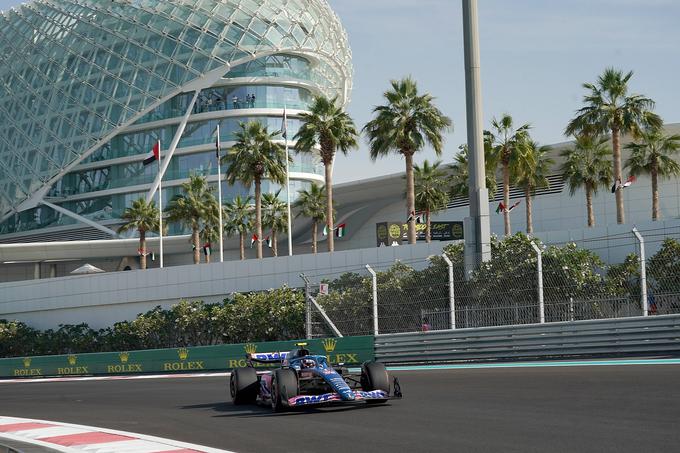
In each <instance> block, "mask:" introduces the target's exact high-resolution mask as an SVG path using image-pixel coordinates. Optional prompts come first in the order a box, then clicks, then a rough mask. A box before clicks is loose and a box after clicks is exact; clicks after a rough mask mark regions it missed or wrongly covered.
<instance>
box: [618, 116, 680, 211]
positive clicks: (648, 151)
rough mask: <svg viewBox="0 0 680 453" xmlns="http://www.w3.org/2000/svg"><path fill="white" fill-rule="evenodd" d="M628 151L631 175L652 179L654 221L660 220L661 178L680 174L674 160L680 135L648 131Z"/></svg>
mask: <svg viewBox="0 0 680 453" xmlns="http://www.w3.org/2000/svg"><path fill="white" fill-rule="evenodd" d="M626 149H628V150H630V151H631V155H630V158H629V159H628V161H627V162H626V167H627V168H629V169H630V173H631V175H633V176H639V175H641V174H649V175H651V177H652V220H654V221H656V220H659V218H660V217H661V215H660V211H659V177H661V178H667V177H670V176H677V175H679V174H680V164H679V163H678V162H677V161H676V160H675V159H674V158H673V155H674V154H677V153H678V151H680V134H675V135H664V134H663V131H661V130H660V129H652V130H646V131H643V132H642V133H641V135H640V141H639V142H638V143H629V144H628V145H626Z"/></svg>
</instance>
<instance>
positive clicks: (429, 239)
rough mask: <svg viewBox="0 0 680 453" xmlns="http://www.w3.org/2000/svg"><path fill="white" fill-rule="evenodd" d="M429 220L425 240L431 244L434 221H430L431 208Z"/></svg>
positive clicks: (428, 213) (426, 224) (428, 212)
mask: <svg viewBox="0 0 680 453" xmlns="http://www.w3.org/2000/svg"><path fill="white" fill-rule="evenodd" d="M426 215H427V221H426V223H425V241H426V242H427V243H428V244H429V243H431V242H432V222H431V221H430V210H429V209H428V210H427V213H426Z"/></svg>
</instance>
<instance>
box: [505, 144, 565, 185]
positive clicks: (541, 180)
mask: <svg viewBox="0 0 680 453" xmlns="http://www.w3.org/2000/svg"><path fill="white" fill-rule="evenodd" d="M549 152H550V147H549V146H540V145H539V144H538V143H537V142H535V141H533V140H531V139H529V137H528V136H527V139H526V140H523V141H522V142H521V143H520V144H519V147H518V153H517V158H516V159H515V161H514V162H513V164H512V166H511V168H510V174H511V177H512V180H513V184H514V185H515V186H517V187H521V188H523V189H525V190H528V191H529V193H533V191H534V190H536V189H541V188H546V187H550V182H549V181H548V175H549V174H550V168H551V167H552V165H553V164H554V163H555V161H554V160H553V159H551V158H549V157H548V153H549Z"/></svg>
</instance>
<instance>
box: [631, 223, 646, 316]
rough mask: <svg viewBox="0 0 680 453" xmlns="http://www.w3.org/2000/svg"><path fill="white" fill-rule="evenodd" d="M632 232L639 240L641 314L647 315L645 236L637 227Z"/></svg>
mask: <svg viewBox="0 0 680 453" xmlns="http://www.w3.org/2000/svg"><path fill="white" fill-rule="evenodd" d="M633 234H634V235H635V237H636V238H637V240H638V242H640V299H641V301H640V302H641V304H640V305H641V307H642V316H649V301H648V300H647V258H646V256H645V238H643V237H642V235H641V234H640V232H639V231H638V229H637V227H633Z"/></svg>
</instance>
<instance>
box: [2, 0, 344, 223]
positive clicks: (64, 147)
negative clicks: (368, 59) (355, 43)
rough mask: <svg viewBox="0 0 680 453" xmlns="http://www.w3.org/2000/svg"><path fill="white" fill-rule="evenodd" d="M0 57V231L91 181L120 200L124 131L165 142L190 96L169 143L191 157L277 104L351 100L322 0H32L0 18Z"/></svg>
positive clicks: (126, 146) (337, 37)
mask: <svg viewBox="0 0 680 453" xmlns="http://www.w3.org/2000/svg"><path fill="white" fill-rule="evenodd" d="M0 47H1V48H0V220H3V221H4V222H5V224H6V223H7V222H8V221H9V222H10V223H11V222H14V223H12V224H11V225H10V227H7V225H5V228H4V229H3V227H2V226H0V234H3V233H15V232H18V231H25V230H31V229H32V228H30V227H26V224H27V223H30V222H27V221H26V220H25V219H24V221H23V224H24V227H25V228H23V229H22V228H19V227H18V224H17V222H19V223H21V222H20V221H18V220H17V218H18V217H19V216H20V215H21V213H26V212H28V211H31V210H32V211H36V210H38V211H39V210H40V209H41V208H40V202H41V201H42V200H43V199H44V198H45V197H47V198H48V199H50V200H51V201H53V202H54V203H57V204H63V205H68V203H71V205H70V206H68V209H72V210H74V212H77V211H78V209H76V207H75V204H77V203H78V202H79V203H81V205H82V203H83V202H84V200H90V201H91V200H94V199H96V198H97V194H96V192H98V191H99V190H89V189H94V188H98V186H97V183H96V181H94V182H91V184H90V183H88V184H89V186H88V187H89V189H88V190H86V191H84V192H79V190H78V189H76V190H75V191H74V189H73V187H71V188H69V189H68V190H65V189H64V187H65V186H73V184H76V185H77V184H79V183H81V182H82V180H83V178H85V177H84V176H82V175H85V174H86V172H88V171H89V172H90V173H89V174H88V176H87V177H88V178H90V179H92V178H94V179H97V178H99V179H100V180H103V179H102V178H104V179H105V178H107V177H108V178H109V181H108V182H107V183H106V184H104V185H102V186H101V187H99V189H106V190H109V191H111V190H113V189H117V190H118V192H116V193H118V194H124V193H127V192H126V187H125V186H126V184H128V183H127V182H125V181H126V180H128V181H131V179H130V177H129V172H130V170H129V169H128V168H115V165H116V164H118V165H124V164H130V165H132V164H134V165H137V167H138V166H139V165H138V164H139V162H140V159H141V158H142V157H143V156H142V155H143V154H144V153H147V152H148V150H149V148H148V147H146V145H147V143H146V141H145V140H146V139H144V140H142V139H135V138H134V137H133V136H134V134H137V136H144V137H147V136H148V137H151V138H150V139H149V140H154V139H155V138H154V137H157V136H160V135H162V134H166V135H171V134H172V133H173V129H172V128H173V125H174V124H175V123H176V122H177V121H175V120H173V118H174V119H177V118H178V117H181V116H182V114H183V112H182V108H183V107H184V104H185V103H186V102H185V98H187V97H188V96H189V95H188V94H187V93H193V92H194V91H199V90H200V91H201V98H200V99H203V101H202V103H199V104H200V105H199V106H198V107H197V108H196V109H195V111H194V112H193V113H194V115H192V120H191V123H190V125H189V126H188V128H187V130H188V131H189V133H191V132H192V131H194V134H195V135H194V136H193V139H192V136H191V135H190V134H188V135H187V133H185V136H184V137H183V139H182V140H183V142H180V144H179V147H180V148H186V149H188V150H189V151H188V152H189V153H190V152H194V153H195V152H197V151H198V150H200V149H199V148H200V147H201V146H204V147H205V145H207V143H208V142H209V139H208V138H207V132H206V131H207V130H208V129H209V127H213V126H214V125H215V124H216V123H215V122H216V121H225V123H224V126H223V127H226V129H227V132H226V134H227V136H225V137H224V140H226V141H228V140H229V135H228V134H229V131H230V128H232V129H233V127H234V125H235V124H237V123H238V122H239V121H241V120H247V119H257V120H262V121H265V122H266V123H267V124H271V125H272V126H273V125H274V124H275V123H276V122H277V121H278V123H279V124H280V121H281V120H280V116H281V112H278V113H277V109H278V111H281V110H282V107H283V105H281V104H286V103H287V102H290V103H292V104H293V105H292V107H293V108H296V109H298V110H299V111H304V110H305V108H306V106H307V105H308V101H309V100H310V99H311V96H312V95H314V94H324V95H327V96H339V98H340V99H341V101H342V102H343V103H346V102H347V101H348V98H349V93H350V92H351V83H352V82H351V80H352V67H351V52H350V50H349V45H348V40H347V36H346V33H345V32H344V30H343V28H342V25H341V24H340V22H339V20H338V18H337V16H336V15H335V14H334V13H333V11H332V10H331V9H330V7H329V6H328V4H327V3H326V1H325V0H221V1H219V0H193V1H184V0H171V1H151V0H130V1H124V0H120V1H101V0H96V1H92V0H40V1H34V2H30V3H28V4H25V5H23V6H21V7H19V8H17V9H12V10H10V11H8V12H5V13H3V14H2V15H1V16H0ZM238 90H241V91H238ZM244 93H247V95H246V96H247V100H245V101H244V97H243V96H244V95H245V94H244ZM256 93H257V103H256V101H255V99H256V96H255V95H256ZM251 96H252V97H251ZM282 97H283V98H282ZM263 98H264V99H263ZM288 99H290V100H288ZM217 100H219V101H217ZM237 100H238V102H237ZM251 101H252V102H251ZM206 106H207V107H206ZM246 109H248V110H246ZM201 115H202V116H201ZM277 115H278V119H277V118H276V117H277ZM294 116H295V115H293V117H294ZM210 121H212V122H210ZM229 121H231V123H230V122H229ZM292 121H295V119H294V118H293V119H292ZM164 128H165V129H167V130H166V131H165V132H163V130H164ZM270 129H271V127H270ZM196 131H200V132H196ZM131 137H133V138H131ZM117 140H118V142H120V143H118V142H117ZM135 140H137V141H135ZM192 140H193V141H192ZM117 143H118V144H117ZM192 147H193V148H192ZM180 154H181V153H180ZM121 159H122V160H121ZM126 159H127V160H126ZM187 159H188V160H191V159H189V158H187ZM197 159H198V158H194V161H197ZM198 160H200V159H198ZM195 163H196V162H194V164H195ZM104 164H106V165H104ZM182 165H185V167H186V166H187V165H189V166H190V165H192V162H185V163H184V164H182ZM137 167H135V168H137ZM102 169H106V172H107V173H106V175H104V176H102V175H103V174H104V173H105V172H104V171H103V170H102ZM119 170H120V174H119V175H118V177H117V179H115V178H114V179H111V178H110V177H109V176H110V174H111V173H115V171H119ZM97 171H99V174H97V173H96V172H97ZM178 171H179V173H178V176H177V178H178V179H179V178H181V177H185V176H186V175H185V173H186V172H184V173H182V172H181V169H180V170H178ZM126 172H127V173H126ZM180 173H181V174H180ZM302 173H305V171H302ZM308 173H310V174H312V175H313V173H314V171H312V170H309V171H308ZM74 175H80V176H74ZM138 176H139V175H138ZM69 178H71V179H72V180H73V181H72V182H68V181H69ZM170 179H172V178H170ZM303 179H304V178H303ZM312 179H313V178H312ZM64 181H67V182H68V183H65V182H64ZM115 181H118V182H117V183H116V182H115ZM121 181H122V182H121ZM139 182H140V183H141V184H136V185H135V187H136V190H138V191H141V189H140V187H141V188H143V186H144V184H148V182H149V181H148V177H147V178H146V179H144V178H141V179H140V180H139ZM112 184H113V186H115V185H116V184H118V185H120V187H111V185H112ZM57 187H61V189H58V190H57V189H55V188H57ZM69 192H70V193H69ZM128 192H130V191H128ZM107 193H108V192H107ZM74 195H77V196H76V197H75V198H74ZM109 195H110V194H109ZM78 196H79V197H80V198H78ZM88 197H89V198H88ZM128 198H129V197H128ZM119 201H120V200H119ZM105 204H106V203H105ZM109 208H111V206H110V203H109ZM43 210H44V208H43ZM38 211H36V212H34V213H33V214H31V216H35V217H36V218H38V217H40V216H41V215H43V216H44V213H42V214H41V213H40V212H38ZM85 211H86V210H85ZM86 213H87V212H83V214H86ZM13 219H14V220H13ZM38 223H40V222H38ZM43 223H44V222H43Z"/></svg>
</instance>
